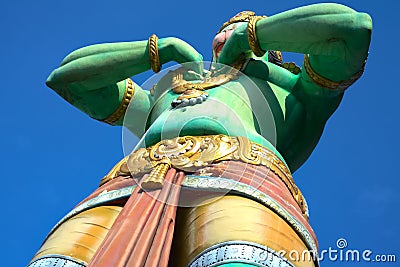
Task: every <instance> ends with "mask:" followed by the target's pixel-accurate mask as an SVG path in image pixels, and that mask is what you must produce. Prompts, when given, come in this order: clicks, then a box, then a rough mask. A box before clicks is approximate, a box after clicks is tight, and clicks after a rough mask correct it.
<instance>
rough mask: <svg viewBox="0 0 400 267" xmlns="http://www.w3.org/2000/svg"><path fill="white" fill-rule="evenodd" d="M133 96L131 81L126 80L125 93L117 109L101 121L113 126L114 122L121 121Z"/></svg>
mask: <svg viewBox="0 0 400 267" xmlns="http://www.w3.org/2000/svg"><path fill="white" fill-rule="evenodd" d="M134 94H135V87H134V86H133V81H132V80H131V79H129V78H128V79H126V89H125V93H124V96H123V97H122V100H121V103H120V104H119V106H118V108H117V109H116V110H115V111H114V112H113V113H112V114H111V115H110V116H108V117H107V118H105V119H103V120H102V121H103V122H105V123H108V124H110V125H115V123H116V122H118V121H119V120H121V119H122V118H123V117H124V115H125V112H126V109H127V108H128V106H129V103H130V102H131V100H132V98H133V95H134Z"/></svg>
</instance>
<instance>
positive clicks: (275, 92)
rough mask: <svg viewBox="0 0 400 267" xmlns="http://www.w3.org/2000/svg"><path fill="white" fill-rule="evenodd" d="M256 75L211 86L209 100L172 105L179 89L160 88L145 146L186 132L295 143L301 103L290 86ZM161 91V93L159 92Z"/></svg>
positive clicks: (270, 145) (265, 143)
mask: <svg viewBox="0 0 400 267" xmlns="http://www.w3.org/2000/svg"><path fill="white" fill-rule="evenodd" d="M283 86H284V85H282V84H276V83H273V82H271V81H265V80H262V79H259V78H255V77H254V76H253V77H251V76H246V75H239V77H238V78H237V79H235V80H231V81H229V82H227V83H225V84H222V85H220V86H217V87H214V88H212V89H208V90H207V93H208V94H209V96H208V98H207V99H206V101H204V102H203V103H201V104H196V105H192V106H186V107H177V108H172V107H171V102H172V101H173V100H174V99H176V98H177V97H178V96H179V94H175V93H174V92H173V91H172V90H170V88H157V91H156V94H155V97H157V101H156V102H155V104H154V106H153V109H152V111H151V113H150V115H149V117H148V119H147V127H148V130H147V132H146V135H145V137H144V139H143V140H142V141H145V142H146V144H145V145H146V146H149V145H152V144H154V143H156V142H158V141H160V140H162V139H167V138H173V137H176V136H184V135H207V134H227V135H230V136H246V137H248V138H249V139H250V140H252V141H254V142H257V143H259V144H261V145H263V146H266V147H268V148H270V149H274V147H277V144H278V145H279V144H283V145H287V144H288V143H290V142H291V140H292V136H293V133H294V131H296V130H297V129H298V128H299V127H300V126H301V121H302V119H303V117H304V111H303V108H302V105H301V104H300V103H299V101H297V99H296V98H295V97H294V96H293V95H292V94H291V93H290V91H291V89H292V88H283ZM157 94H158V95H157ZM277 148H278V150H279V146H278V147H277Z"/></svg>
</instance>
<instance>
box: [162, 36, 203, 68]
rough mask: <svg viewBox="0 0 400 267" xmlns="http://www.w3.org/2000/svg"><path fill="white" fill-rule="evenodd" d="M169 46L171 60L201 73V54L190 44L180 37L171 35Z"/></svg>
mask: <svg viewBox="0 0 400 267" xmlns="http://www.w3.org/2000/svg"><path fill="white" fill-rule="evenodd" d="M170 48H171V50H170V53H171V60H172V61H175V62H178V63H180V64H183V65H184V67H185V68H186V69H188V70H191V71H194V72H196V73H197V74H199V75H202V74H203V72H204V65H203V56H202V55H201V54H200V53H199V52H197V51H196V49H194V48H193V47H192V46H191V45H190V44H188V43H186V42H185V41H182V40H181V39H178V38H173V37H171V46H170ZM184 63H186V64H184Z"/></svg>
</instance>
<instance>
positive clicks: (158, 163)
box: [100, 135, 307, 214]
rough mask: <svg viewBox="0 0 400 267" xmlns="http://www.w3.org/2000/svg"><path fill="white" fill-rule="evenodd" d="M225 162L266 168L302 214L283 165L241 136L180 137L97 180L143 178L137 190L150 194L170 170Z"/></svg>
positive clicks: (126, 160) (299, 197)
mask: <svg viewBox="0 0 400 267" xmlns="http://www.w3.org/2000/svg"><path fill="white" fill-rule="evenodd" d="M227 160H237V161H242V162H245V163H249V164H253V165H263V166H266V167H267V168H269V169H270V170H271V171H272V172H274V173H275V174H276V175H277V176H278V177H279V178H280V179H281V180H282V181H283V182H284V183H285V185H286V186H287V188H288V189H289V191H290V193H291V194H292V196H293V197H294V199H295V200H296V202H297V203H298V204H299V206H300V208H301V210H302V212H303V213H304V214H305V213H306V209H307V208H306V204H305V200H304V197H303V195H302V194H301V192H300V190H299V189H298V187H297V186H296V184H295V182H294V180H293V177H292V175H291V173H290V171H289V169H288V167H287V166H286V164H285V163H284V162H283V161H282V160H281V159H280V158H279V157H278V156H276V155H275V153H274V152H272V151H271V150H269V149H267V148H265V147H263V146H261V145H259V144H256V143H254V142H252V141H250V140H249V139H247V138H246V137H242V136H238V137H230V136H226V135H207V136H182V137H176V138H174V139H168V140H162V141H160V142H158V143H157V144H155V145H153V146H151V147H148V148H140V149H138V150H136V151H134V152H132V153H131V154H130V155H128V156H127V157H125V158H124V159H123V160H121V161H120V162H119V163H118V164H117V165H116V166H115V167H114V168H113V169H112V170H111V171H110V172H109V173H108V174H107V175H106V176H105V177H104V178H103V179H102V180H101V183H100V185H102V184H104V183H106V182H107V181H109V180H111V179H113V178H115V177H117V176H120V175H121V176H132V177H138V178H141V177H143V178H142V179H141V182H140V183H141V186H142V187H143V188H144V189H146V190H154V189H159V188H161V187H162V186H163V182H164V177H165V175H166V173H167V171H168V170H169V168H170V167H173V168H175V169H178V170H181V171H185V172H189V173H191V172H195V171H197V170H199V169H201V168H204V167H206V166H209V165H210V164H211V163H217V162H221V161H227ZM145 174H148V175H146V176H144V175H145Z"/></svg>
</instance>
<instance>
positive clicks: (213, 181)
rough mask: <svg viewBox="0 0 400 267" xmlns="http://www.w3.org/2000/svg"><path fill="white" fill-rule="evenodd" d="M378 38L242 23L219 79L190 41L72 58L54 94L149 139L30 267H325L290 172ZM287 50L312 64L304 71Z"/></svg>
mask: <svg viewBox="0 0 400 267" xmlns="http://www.w3.org/2000/svg"><path fill="white" fill-rule="evenodd" d="M371 29H372V22H371V18H370V16H369V15H367V14H365V13H358V12H356V11H354V10H352V9H350V8H348V7H346V6H343V5H338V4H316V5H310V6H305V7H300V8H296V9H293V10H289V11H286V12H282V13H279V14H276V15H273V16H269V17H267V16H257V15H255V14H254V12H250V11H244V12H241V13H239V14H237V15H236V16H234V17H233V18H231V19H230V20H229V21H227V22H226V23H224V24H223V25H222V27H221V28H220V29H219V31H218V33H217V34H216V36H215V38H214V40H213V42H212V50H213V60H212V63H211V67H210V69H209V70H207V69H205V68H204V65H203V57H202V55H201V54H200V53H199V52H197V51H196V50H195V49H194V48H193V47H192V46H191V45H189V44H188V43H186V42H185V41H182V40H180V39H178V38H174V37H166V38H158V37H157V36H156V35H154V34H153V35H151V36H150V37H149V39H148V40H143V41H132V42H121V43H104V44H97V45H91V46H88V47H84V48H81V49H78V50H76V51H74V52H72V53H71V54H69V55H68V56H67V57H65V58H64V60H63V61H62V62H61V65H60V66H59V67H58V68H56V69H55V70H54V71H53V72H52V73H51V74H50V76H49V78H48V80H47V82H46V83H47V85H48V86H49V87H50V88H52V89H53V90H54V91H55V92H57V93H58V94H59V95H60V96H62V97H63V98H64V99H65V100H67V101H68V102H69V103H71V104H72V105H74V106H75V107H77V108H78V109H80V110H82V111H83V112H85V113H87V114H88V115H89V116H90V117H92V118H93V119H96V120H99V121H102V122H105V123H107V124H110V125H115V126H119V125H124V126H126V127H127V128H128V129H129V130H130V131H131V132H132V133H133V134H135V135H136V136H138V137H139V138H141V140H140V141H139V145H138V147H137V148H136V149H134V151H132V152H131V153H130V154H129V155H128V156H127V157H125V158H124V159H122V160H121V161H120V162H119V163H118V164H117V165H116V166H115V167H114V168H113V169H112V170H111V171H110V172H109V173H108V174H107V175H106V176H105V177H104V178H103V179H102V180H101V181H100V186H99V188H98V189H96V190H95V191H94V192H93V193H92V194H90V195H89V196H88V197H87V198H86V199H84V200H83V201H82V202H81V203H79V204H78V205H77V206H76V207H75V208H74V209H73V210H72V211H71V212H70V213H68V214H67V215H66V216H65V217H64V218H63V219H62V220H61V221H60V222H59V223H58V224H57V225H56V226H55V227H54V228H53V229H52V230H51V232H50V234H49V235H48V236H47V238H46V239H45V241H44V243H43V244H42V246H41V248H40V249H39V251H38V252H37V253H36V255H35V256H34V257H33V259H32V261H31V262H30V264H29V267H45V266H60V267H61V266H68V267H72V266H73V267H83V266H91V267H94V266H95V267H110V266H113V267H122V266H132V267H133V266H179V267H184V266H189V267H195V266H203V267H206V266H207V267H208V266H210V267H211V266H224V267H228V266H229V267H241V266H272V267H275V266H288V267H289V266H297V267H306V266H307V267H309V266H310V267H311V266H314V267H315V266H318V265H319V263H318V259H317V257H316V254H317V251H318V245H317V239H316V236H315V234H314V232H313V230H312V228H311V227H310V224H309V222H308V207H307V204H306V201H305V199H304V197H303V195H302V194H301V192H300V190H299V188H298V187H297V186H296V184H295V182H294V179H293V178H292V173H293V172H294V171H296V170H297V169H298V168H299V167H300V166H301V165H302V164H303V163H304V162H305V161H306V160H307V158H308V157H309V156H310V154H311V153H312V151H313V149H314V148H315V146H316V144H317V143H318V140H319V138H320V136H321V134H322V132H323V129H324V125H325V123H326V121H327V120H328V118H329V117H330V116H331V115H332V114H333V112H334V111H335V110H336V109H337V107H338V105H339V104H340V102H341V99H342V97H343V95H344V92H345V90H346V89H347V88H348V87H349V86H350V85H352V84H353V83H354V82H355V81H356V80H357V79H358V78H359V77H360V76H361V75H362V73H363V69H364V65H365V62H366V59H367V55H368V48H369V43H370V37H371ZM281 51H283V52H296V53H301V54H304V62H303V64H302V66H301V67H298V66H296V65H295V64H294V63H284V62H283V61H282V54H281ZM171 61H174V62H177V63H179V64H180V65H179V66H180V67H179V68H177V69H174V70H171V71H169V72H166V71H165V72H161V74H163V77H162V78H161V79H160V80H159V81H158V82H157V84H154V86H153V87H152V89H151V90H144V89H142V88H141V87H140V86H139V85H138V84H136V83H135V82H134V81H132V80H131V77H134V76H135V75H137V74H139V73H142V72H144V71H147V70H149V69H152V70H153V71H154V72H156V73H158V72H160V71H161V70H162V66H163V65H164V64H166V63H168V62H171ZM293 251H294V252H296V253H298V254H297V255H303V254H304V252H309V253H310V255H311V256H310V257H301V258H296V259H295V258H293V257H290V255H293V254H294V253H292V252H293Z"/></svg>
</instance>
